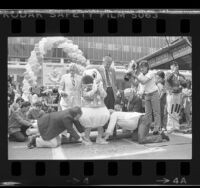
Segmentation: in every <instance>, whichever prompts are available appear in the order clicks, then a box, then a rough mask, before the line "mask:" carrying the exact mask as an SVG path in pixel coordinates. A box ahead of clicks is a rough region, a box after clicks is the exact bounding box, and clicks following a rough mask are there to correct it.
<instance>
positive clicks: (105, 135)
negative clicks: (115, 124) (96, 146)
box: [103, 133, 110, 141]
mask: <svg viewBox="0 0 200 188" xmlns="http://www.w3.org/2000/svg"><path fill="white" fill-rule="evenodd" d="M109 137H110V134H108V133H105V134H104V138H103V139H104V140H105V141H106V140H107V139H109Z"/></svg>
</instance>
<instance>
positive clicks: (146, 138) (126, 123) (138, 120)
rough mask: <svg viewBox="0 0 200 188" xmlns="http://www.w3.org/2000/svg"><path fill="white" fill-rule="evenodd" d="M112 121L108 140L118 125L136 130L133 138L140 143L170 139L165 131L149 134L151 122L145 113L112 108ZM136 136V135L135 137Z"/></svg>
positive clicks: (107, 131) (108, 130)
mask: <svg viewBox="0 0 200 188" xmlns="http://www.w3.org/2000/svg"><path fill="white" fill-rule="evenodd" d="M110 113H111V116H110V122H109V124H108V128H107V130H106V132H105V137H104V139H105V140H107V139H108V138H109V136H110V135H112V134H113V130H114V128H115V126H116V125H118V126H119V127H121V128H122V129H127V130H131V131H134V133H136V135H134V134H133V138H132V139H133V140H135V139H137V141H138V142H139V144H147V143H158V142H163V141H169V137H168V136H167V135H165V134H164V132H162V133H160V134H158V135H148V134H149V130H150V122H148V118H147V117H146V115H145V114H144V113H139V112H121V111H114V110H110ZM134 136H136V137H134Z"/></svg>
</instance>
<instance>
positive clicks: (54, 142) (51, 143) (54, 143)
mask: <svg viewBox="0 0 200 188" xmlns="http://www.w3.org/2000/svg"><path fill="white" fill-rule="evenodd" d="M59 145H61V138H60V136H57V137H55V138H53V139H51V140H48V141H46V140H43V139H42V137H41V136H40V137H38V138H36V147H38V148H43V147H44V148H55V147H58V146H59Z"/></svg>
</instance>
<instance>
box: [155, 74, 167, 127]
mask: <svg viewBox="0 0 200 188" xmlns="http://www.w3.org/2000/svg"><path fill="white" fill-rule="evenodd" d="M156 85H157V87H158V92H159V97H160V111H161V112H160V116H161V128H163V129H165V130H166V123H167V122H166V119H167V111H166V90H165V73H164V72H163V71H158V72H157V73H156Z"/></svg>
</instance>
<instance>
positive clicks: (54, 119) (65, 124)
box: [28, 107, 84, 148]
mask: <svg viewBox="0 0 200 188" xmlns="http://www.w3.org/2000/svg"><path fill="white" fill-rule="evenodd" d="M81 115H82V110H81V108H80V107H73V108H69V109H67V110H63V111H58V112H52V113H48V114H45V115H43V116H42V117H41V118H40V119H38V121H37V122H38V131H39V134H40V136H33V137H32V138H31V140H30V142H29V143H28V148H33V147H57V146H59V145H60V144H61V138H60V136H59V135H60V134H61V133H62V132H63V131H65V130H67V131H68V132H69V133H70V135H71V136H72V137H74V138H75V139H76V140H77V141H80V142H84V141H83V139H82V137H81V136H79V135H78V134H77V132H76V131H75V130H74V128H73V124H74V125H75V126H76V128H77V130H78V131H79V132H80V133H83V132H84V128H83V127H82V126H81V125H80V123H79V122H78V120H79V118H80V117H81Z"/></svg>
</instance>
